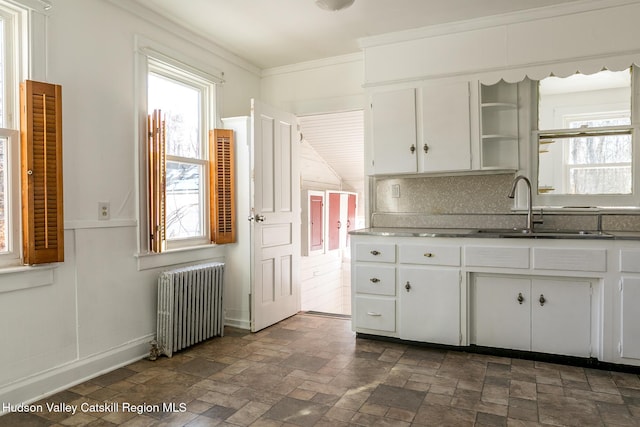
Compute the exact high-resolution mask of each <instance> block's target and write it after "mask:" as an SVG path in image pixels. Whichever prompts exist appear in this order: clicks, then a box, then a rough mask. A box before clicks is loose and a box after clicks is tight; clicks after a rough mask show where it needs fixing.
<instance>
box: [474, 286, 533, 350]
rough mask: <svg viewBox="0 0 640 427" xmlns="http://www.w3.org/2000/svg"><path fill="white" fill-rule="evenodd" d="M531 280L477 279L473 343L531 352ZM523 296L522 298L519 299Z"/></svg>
mask: <svg viewBox="0 0 640 427" xmlns="http://www.w3.org/2000/svg"><path fill="white" fill-rule="evenodd" d="M530 286H531V283H530V280H529V279H520V278H516V277H508V276H505V277H498V276H481V275H478V276H476V277H475V281H474V286H473V295H472V298H473V300H472V310H473V312H472V317H471V319H472V330H473V331H474V336H475V339H474V336H472V337H471V339H472V342H473V343H474V344H477V345H481V346H486V347H497V348H509V349H514V350H530V348H531V332H530V330H531V329H530V328H531V321H530V316H531V305H530V304H531V301H530V298H529V290H530ZM520 296H521V298H520Z"/></svg>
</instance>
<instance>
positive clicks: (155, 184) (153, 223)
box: [147, 110, 167, 253]
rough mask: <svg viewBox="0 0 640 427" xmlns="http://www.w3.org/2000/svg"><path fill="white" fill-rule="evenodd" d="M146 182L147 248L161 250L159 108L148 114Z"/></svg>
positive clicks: (162, 137) (162, 132) (163, 162)
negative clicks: (147, 212) (147, 188)
mask: <svg viewBox="0 0 640 427" xmlns="http://www.w3.org/2000/svg"><path fill="white" fill-rule="evenodd" d="M147 127H148V129H147V130H148V138H149V140H148V157H149V165H148V183H149V206H148V208H149V239H150V240H149V250H150V251H151V252H156V253H159V252H162V251H163V250H164V247H165V226H166V221H165V212H166V198H165V178H166V172H167V157H166V149H165V142H166V128H165V121H164V119H163V117H162V112H161V111H160V110H154V111H153V114H150V115H149V119H148V121H147Z"/></svg>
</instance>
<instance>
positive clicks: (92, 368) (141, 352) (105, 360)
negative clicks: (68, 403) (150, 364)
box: [0, 334, 155, 415]
mask: <svg viewBox="0 0 640 427" xmlns="http://www.w3.org/2000/svg"><path fill="white" fill-rule="evenodd" d="M154 337H155V334H149V335H145V336H143V337H140V338H136V339H135V340H132V341H130V342H127V343H125V344H123V345H120V346H117V347H115V348H112V349H109V350H107V351H104V352H101V353H99V354H94V355H91V356H89V357H86V358H83V359H78V360H75V361H71V362H69V363H67V364H64V365H62V366H58V367H55V368H53V369H49V370H47V371H44V372H40V373H38V374H35V375H32V376H30V377H26V378H23V379H20V380H19V381H16V382H13V383H11V384H8V385H6V386H4V387H1V388H0V402H5V403H11V404H18V403H22V402H24V403H32V402H35V401H37V400H40V399H42V398H44V397H46V396H49V395H53V394H55V393H57V392H59V391H62V390H66V389H68V388H69V387H73V386H74V385H77V384H81V383H83V382H85V381H87V380H90V379H91V378H95V377H98V376H100V375H102V374H105V373H107V372H111V371H113V370H114V369H117V368H120V367H123V366H126V365H129V364H131V363H133V362H136V361H138V360H140V359H142V358H144V357H145V356H147V355H148V354H149V349H150V345H149V342H150V341H151V340H152V339H153V338H154ZM42 390H48V391H47V392H46V394H42ZM0 415H2V408H1V407H0Z"/></svg>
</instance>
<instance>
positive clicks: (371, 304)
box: [354, 295, 396, 332]
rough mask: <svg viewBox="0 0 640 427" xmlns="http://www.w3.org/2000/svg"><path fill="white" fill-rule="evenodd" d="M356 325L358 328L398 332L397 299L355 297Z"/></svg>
mask: <svg viewBox="0 0 640 427" xmlns="http://www.w3.org/2000/svg"><path fill="white" fill-rule="evenodd" d="M354 308H355V310H354V312H355V315H356V318H355V324H356V327H357V328H364V329H372V330H377V331H384V332H395V330H396V300H395V298H377V297H373V296H363V295H357V296H356V297H355V307H354Z"/></svg>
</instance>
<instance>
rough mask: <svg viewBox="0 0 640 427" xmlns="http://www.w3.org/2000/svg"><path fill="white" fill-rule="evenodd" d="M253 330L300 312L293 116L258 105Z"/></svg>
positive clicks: (296, 146)
mask: <svg viewBox="0 0 640 427" xmlns="http://www.w3.org/2000/svg"><path fill="white" fill-rule="evenodd" d="M251 118H252V125H253V135H252V139H251V140H252V144H253V147H252V150H251V151H252V165H253V170H252V174H251V176H252V179H251V191H252V200H253V206H252V214H253V218H254V220H253V221H252V222H253V225H252V228H253V230H252V233H251V238H252V257H251V262H252V264H253V268H252V276H253V277H252V280H251V295H252V298H251V330H252V331H254V332H255V331H259V330H260V329H263V328H266V327H267V326H270V325H273V324H274V323H277V322H279V321H280V320H283V319H286V318H287V317H289V316H292V315H294V314H296V313H297V312H298V311H299V310H300V281H299V260H300V170H299V167H298V164H299V162H298V150H299V138H298V125H297V120H296V117H295V116H294V115H293V114H290V113H285V112H282V111H278V110H276V109H274V108H273V107H270V106H268V105H265V104H263V103H260V102H259V101H256V100H252V104H251Z"/></svg>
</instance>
